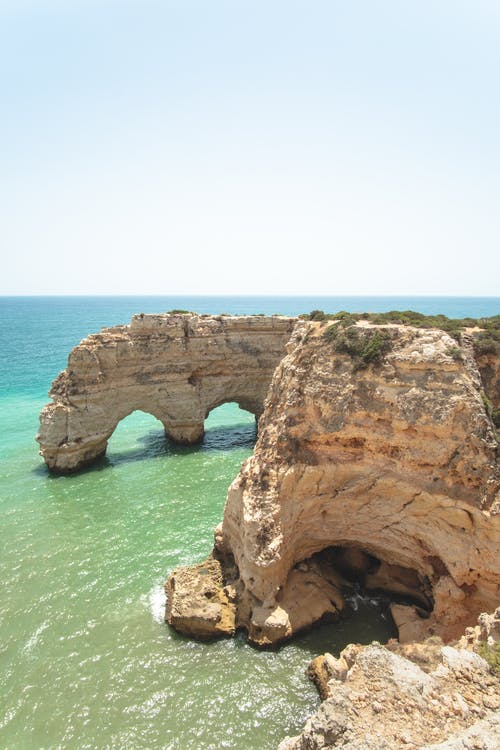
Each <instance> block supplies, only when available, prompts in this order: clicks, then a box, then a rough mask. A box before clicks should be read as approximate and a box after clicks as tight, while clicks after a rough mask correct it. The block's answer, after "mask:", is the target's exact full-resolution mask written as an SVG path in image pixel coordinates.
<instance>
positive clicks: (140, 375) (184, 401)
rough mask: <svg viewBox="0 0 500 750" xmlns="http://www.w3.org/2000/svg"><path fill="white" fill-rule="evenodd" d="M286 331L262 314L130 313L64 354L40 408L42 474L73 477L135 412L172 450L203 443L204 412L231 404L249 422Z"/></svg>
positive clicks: (280, 321)
mask: <svg viewBox="0 0 500 750" xmlns="http://www.w3.org/2000/svg"><path fill="white" fill-rule="evenodd" d="M294 324H295V319H294V318H286V317H279V316H273V317H263V316H257V315H254V316H238V317H231V316H217V317H213V316H199V315H194V314H164V315H134V317H133V318H132V321H131V323H130V325H127V326H116V327H114V328H104V329H103V330H102V331H101V333H97V334H94V335H91V336H89V337H88V338H86V339H84V340H83V341H82V342H81V344H79V345H78V346H76V347H75V348H74V349H73V350H72V351H71V353H70V355H69V359H68V367H67V369H66V370H64V371H63V372H61V373H60V375H59V376H58V377H57V378H56V379H55V381H54V382H53V384H52V387H51V390H50V393H49V395H50V396H51V398H52V403H50V404H48V405H47V406H45V407H44V409H43V410H42V413H41V415H40V430H39V434H38V436H37V440H38V441H39V443H40V453H41V455H42V456H43V458H44V459H45V462H46V463H47V466H48V467H49V469H51V470H52V471H55V472H61V473H63V472H70V471H76V470H78V469H80V468H81V467H83V466H85V465H87V464H89V463H92V462H93V461H94V460H96V458H98V457H99V456H102V455H103V454H104V453H105V451H106V446H107V442H108V439H109V437H110V436H111V435H112V433H113V431H114V429H115V428H116V425H117V424H118V422H119V421H120V420H122V419H123V418H124V417H126V416H127V415H128V414H130V413H131V412H133V411H135V410H137V409H139V410H142V411H145V412H148V413H151V414H153V416H155V417H157V419H159V420H160V421H161V422H162V423H163V425H164V428H165V432H166V434H167V435H168V436H169V437H170V438H172V439H173V440H175V441H177V442H180V443H194V442H197V441H198V440H200V439H201V438H202V436H203V429H204V428H203V423H204V420H205V418H206V417H207V415H208V413H209V412H210V411H211V410H212V409H214V408H215V407H216V406H219V405H220V404H223V403H226V402H229V401H235V402H237V403H238V404H239V405H240V406H241V407H242V408H243V409H247V410H248V411H250V412H252V413H253V414H255V415H256V416H259V415H260V414H261V412H262V408H263V402H264V398H265V395H266V393H267V390H268V387H269V383H270V381H271V377H272V374H273V371H274V369H275V368H276V365H277V364H278V362H279V361H280V360H281V358H282V357H283V355H284V353H285V345H286V342H287V341H288V339H289V337H290V333H291V331H292V329H293V326H294Z"/></svg>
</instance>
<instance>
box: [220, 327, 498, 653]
mask: <svg viewBox="0 0 500 750" xmlns="http://www.w3.org/2000/svg"><path fill="white" fill-rule="evenodd" d="M370 328H371V327H370V326H367V325H363V324H361V325H360V324H358V331H357V333H356V335H357V336H360V337H362V336H367V337H368V338H369V337H370V336H373V330H372V331H371V332H370ZM325 330H326V326H325V325H321V324H314V323H303V324H299V325H298V326H297V327H296V329H295V332H294V334H293V336H292V338H291V339H290V342H289V344H288V354H287V356H286V357H285V358H284V359H283V360H282V361H281V363H280V364H279V366H278V368H277V370H276V372H275V374H274V377H273V380H272V383H271V386H270V389H269V394H268V397H267V401H266V407H265V412H264V414H263V416H262V417H261V420H260V424H259V438H258V441H257V445H256V448H255V452H254V455H253V456H252V457H251V458H250V459H249V460H248V461H247V462H246V463H245V464H244V466H243V468H242V471H241V472H240V474H239V475H238V477H237V478H236V479H235V481H234V482H233V483H232V485H231V487H230V489H229V493H228V497H227V502H226V507H225V512H224V520H223V525H222V533H220V534H219V535H218V538H217V542H216V543H217V548H218V550H219V551H220V553H221V554H231V555H233V556H234V560H235V562H236V565H237V567H238V570H239V575H240V580H241V582H242V584H243V587H244V590H245V592H246V593H247V601H250V602H251V606H250V609H249V612H248V618H249V619H248V622H247V623H246V627H247V629H248V632H249V635H250V639H251V640H255V641H256V642H257V643H266V642H272V641H273V640H280V639H282V638H283V634H290V633H292V632H294V628H293V625H292V623H291V618H290V617H289V616H288V613H287V607H289V606H292V605H291V602H290V598H291V597H290V596H288V595H287V588H288V587H289V586H290V585H291V581H292V579H293V580H295V577H296V571H297V570H298V569H299V568H300V565H301V564H302V563H301V561H307V560H308V559H309V558H311V556H312V555H314V554H315V553H318V552H320V551H321V550H325V549H326V550H331V551H332V554H333V555H334V556H335V555H336V554H337V555H338V553H339V551H340V552H342V550H344V551H348V550H351V552H352V550H354V551H356V552H357V553H358V557H359V555H360V554H361V557H362V556H363V555H364V556H365V557H366V561H367V564H366V565H365V572H364V574H363V575H364V582H365V584H366V585H367V586H368V587H370V585H371V587H372V588H383V589H384V590H386V591H387V590H389V591H391V590H392V591H393V592H394V593H395V594H396V595H397V596H406V597H407V596H410V599H411V600H413V602H414V605H412V606H408V605H409V604H410V602H408V601H406V602H405V601H402V602H401V603H400V605H399V607H400V609H396V610H394V612H395V616H396V619H397V620H399V624H400V627H401V631H400V632H401V635H402V637H403V638H406V639H407V640H414V639H415V638H423V637H425V636H426V635H429V634H433V633H435V634H439V635H441V636H442V637H443V638H444V639H445V640H450V639H452V638H455V637H457V636H458V634H459V633H460V632H462V631H463V629H464V627H465V626H467V625H472V624H473V623H474V622H475V620H476V618H477V615H478V613H479V612H481V611H484V610H491V609H494V607H495V606H496V605H497V604H498V602H499V601H500V559H499V555H498V550H499V542H500V515H499V509H500V505H499V496H498V490H499V482H498V465H497V443H496V440H495V437H494V433H493V429H492V423H491V420H490V418H489V416H488V414H487V412H486V409H485V405H484V403H483V399H482V397H481V391H482V390H483V387H484V386H483V383H482V381H481V377H480V373H479V370H478V367H477V364H476V362H475V360H474V357H473V352H472V347H471V346H469V345H467V341H466V343H465V345H463V346H462V347H461V348H460V349H459V351H458V356H457V343H456V341H455V340H454V339H452V338H450V336H449V335H448V334H447V333H445V332H443V331H439V330H423V329H417V328H411V327H403V326H398V325H387V326H383V327H377V330H378V331H379V332H380V331H382V332H383V334H384V336H385V337H386V338H387V337H388V338H389V339H390V342H389V346H388V347H387V348H388V351H386V353H385V355H384V356H383V357H382V358H381V360H380V362H379V363H378V364H369V365H368V366H366V367H360V366H359V362H358V363H357V364H356V362H355V361H353V358H352V357H351V356H350V355H349V354H345V353H339V351H338V350H336V349H335V346H334V345H333V343H332V337H331V336H329V335H328V334H325ZM465 338H467V337H465ZM490 370H491V368H490ZM489 391H490V393H492V392H493V383H492V382H490V383H489ZM351 556H352V555H351ZM352 564H353V565H355V566H356V565H358V566H359V565H360V566H361V569H362V568H363V565H364V563H363V561H362V560H361V562H356V561H355V562H354V563H352ZM370 566H371V568H370ZM291 577H292V578H291ZM294 585H295V584H294ZM412 588H413V594H414V596H411V594H412ZM248 595H249V597H250V599H249V598H248ZM292 598H293V597H292ZM426 602H427V604H426ZM404 605H406V606H404ZM304 619H305V618H302V621H301V623H300V626H301V627H303V626H304V625H305V623H304ZM312 621H314V617H312V616H311V618H310V622H312ZM277 624H279V627H277Z"/></svg>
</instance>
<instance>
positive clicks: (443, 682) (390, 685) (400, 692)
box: [279, 610, 500, 750]
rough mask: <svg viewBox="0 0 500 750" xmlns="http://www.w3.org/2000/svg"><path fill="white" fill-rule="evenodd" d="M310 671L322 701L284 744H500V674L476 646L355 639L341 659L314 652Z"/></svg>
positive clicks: (388, 747) (367, 747) (429, 747)
mask: <svg viewBox="0 0 500 750" xmlns="http://www.w3.org/2000/svg"><path fill="white" fill-rule="evenodd" d="M498 614H499V615H500V610H499V611H498ZM481 617H482V618H483V619H484V618H487V617H488V615H481ZM479 629H481V626H480V628H479ZM476 645H477V643H476ZM309 674H310V677H311V678H312V679H313V680H314V681H315V682H316V684H317V685H318V688H319V690H320V694H321V697H322V699H323V703H322V704H321V706H320V708H319V710H318V711H317V712H316V713H315V714H314V715H313V716H312V717H311V718H310V719H309V720H308V721H307V722H306V724H305V727H304V729H303V731H302V733H301V734H300V735H299V736H298V737H295V738H292V739H287V740H284V741H283V742H282V743H281V744H280V746H279V750H316V749H317V750H319V749H320V748H321V749H322V750H327V749H328V748H332V750H333V748H344V749H345V750H400V748H409V749H410V748H421V750H438V748H439V749H440V750H441V749H442V750H497V748H498V747H500V679H499V678H498V677H496V676H495V675H494V674H493V673H492V672H491V670H490V667H489V666H488V664H487V663H486V662H485V661H484V659H482V658H481V657H480V656H479V655H478V654H477V653H474V652H472V651H470V650H465V649H463V648H458V647H450V646H443V644H442V642H441V641H440V639H439V638H436V637H434V638H431V639H430V640H428V641H426V642H424V643H419V644H412V645H411V646H410V645H408V646H401V645H399V644H397V643H391V644H389V646H388V647H387V648H385V647H383V646H380V645H378V644H372V645H371V646H356V645H353V644H351V645H349V646H347V648H345V649H344V650H343V651H342V653H341V654H340V657H339V658H338V659H335V658H334V657H333V656H332V655H331V654H325V655H323V656H319V657H317V658H316V659H314V661H313V662H312V663H311V666H310V669H309Z"/></svg>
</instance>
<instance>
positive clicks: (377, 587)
mask: <svg viewBox="0 0 500 750" xmlns="http://www.w3.org/2000/svg"><path fill="white" fill-rule="evenodd" d="M295 567H296V568H298V569H299V570H305V569H306V568H308V567H313V568H314V569H315V570H316V571H317V572H318V573H319V574H320V575H321V576H322V577H323V578H324V579H325V581H326V582H328V584H332V583H335V585H337V586H338V587H339V588H340V589H341V591H342V594H343V595H344V596H345V597H346V598H347V599H349V594H352V593H357V592H361V593H368V594H379V595H380V594H382V595H384V596H385V597H387V600H388V601H390V602H391V603H397V604H403V605H409V606H413V607H415V609H416V611H417V612H418V614H419V615H420V616H421V617H424V618H425V617H428V616H429V614H430V612H431V611H432V609H433V606H434V600H433V595H432V586H431V582H430V581H429V579H428V577H427V576H425V575H422V574H421V573H419V572H418V571H417V570H415V569H413V568H408V567H404V566H402V565H396V564H394V563H389V562H387V561H386V560H384V559H383V557H381V556H380V557H379V556H376V555H375V554H373V552H371V551H370V552H369V551H367V550H365V549H363V548H361V547H356V546H339V545H336V546H331V547H326V548H324V549H322V550H321V551H320V552H317V553H315V554H314V555H312V557H310V558H308V559H307V560H303V561H302V562H300V563H298V564H297V565H296V566H295Z"/></svg>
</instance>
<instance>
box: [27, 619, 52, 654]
mask: <svg viewBox="0 0 500 750" xmlns="http://www.w3.org/2000/svg"><path fill="white" fill-rule="evenodd" d="M48 627H49V623H48V622H42V624H41V625H39V626H38V627H37V629H36V630H35V632H34V633H33V635H32V636H31V637H30V638H28V640H27V641H26V643H25V644H24V646H23V651H24V653H25V654H30V653H31V652H32V651H33V649H34V648H35V646H36V644H37V643H38V640H39V638H40V636H41V634H42V633H43V631H44V630H47V628H48Z"/></svg>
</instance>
